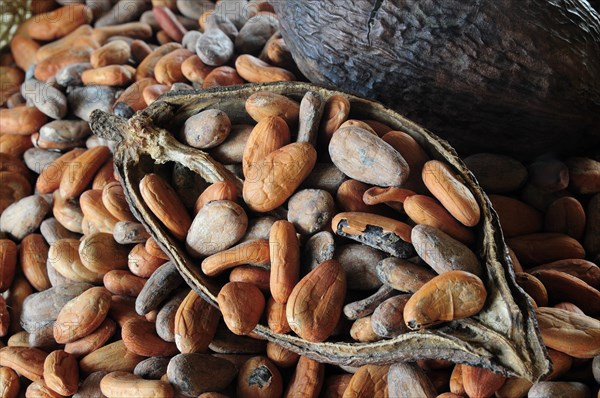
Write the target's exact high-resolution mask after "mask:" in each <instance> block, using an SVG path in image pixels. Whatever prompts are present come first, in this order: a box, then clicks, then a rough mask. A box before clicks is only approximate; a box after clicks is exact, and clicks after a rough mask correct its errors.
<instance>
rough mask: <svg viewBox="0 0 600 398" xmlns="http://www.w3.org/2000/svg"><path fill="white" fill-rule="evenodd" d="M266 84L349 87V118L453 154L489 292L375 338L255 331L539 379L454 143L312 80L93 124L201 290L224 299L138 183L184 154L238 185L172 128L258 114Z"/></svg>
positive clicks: (522, 299) (129, 191) (497, 248)
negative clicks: (255, 108)
mask: <svg viewBox="0 0 600 398" xmlns="http://www.w3.org/2000/svg"><path fill="white" fill-rule="evenodd" d="M260 91H268V92H271V93H276V94H282V95H285V96H287V97H289V98H291V99H294V100H296V101H298V102H299V101H300V100H301V99H302V97H303V96H304V94H305V93H306V92H307V91H313V92H316V93H318V94H320V95H321V96H322V97H323V99H324V100H327V99H328V98H330V97H331V96H333V95H344V96H345V97H346V98H347V99H348V100H349V102H350V104H351V107H350V109H351V111H350V112H351V113H350V118H355V119H363V120H376V121H379V122H381V123H383V124H385V125H387V126H389V127H391V128H392V129H394V130H401V131H404V132H406V133H408V134H410V135H411V136H412V137H413V138H414V139H415V140H416V141H417V142H418V143H419V144H420V145H421V146H422V148H423V149H424V150H425V151H426V152H427V153H428V155H429V156H430V157H431V158H432V159H436V160H440V161H442V162H444V163H446V164H447V165H448V166H449V167H450V168H452V169H453V170H454V171H455V172H456V173H458V175H459V176H460V178H462V179H463V180H464V182H465V183H466V185H467V186H468V188H469V189H470V190H471V191H472V193H473V194H474V197H475V199H476V201H477V202H478V205H479V207H480V209H481V220H480V221H479V223H478V224H477V226H476V227H475V229H474V231H475V235H476V236H477V243H476V248H477V256H478V257H479V260H480V262H481V264H483V265H484V272H483V275H482V279H483V281H484V283H485V287H486V289H487V300H486V303H485V306H484V308H483V310H481V311H480V312H479V313H478V314H477V315H475V316H473V317H470V318H466V319H462V320H455V321H451V322H447V323H444V324H442V325H441V326H439V327H436V328H431V329H424V330H420V331H417V332H409V333H406V334H402V335H400V336H398V337H395V338H392V339H387V340H381V341H378V342H374V343H347V342H335V341H326V342H322V343H314V342H308V341H306V340H303V339H301V338H299V337H295V336H293V335H285V334H277V333H274V332H272V331H271V330H270V329H269V328H268V327H267V326H265V325H261V324H259V325H258V326H256V328H255V329H254V333H255V335H256V336H260V337H263V338H265V339H267V340H269V341H273V342H275V343H277V344H280V345H281V346H283V347H285V348H287V349H289V350H291V351H294V352H297V353H299V354H301V355H303V356H307V357H309V358H312V359H315V360H317V361H320V362H325V363H331V364H336V365H345V366H361V365H365V364H389V363H394V362H399V361H415V360H418V359H424V358H436V359H445V360H450V361H453V362H456V363H465V364H469V365H472V366H479V367H485V368H489V369H492V370H493V371H495V372H499V373H502V374H504V375H505V376H516V377H521V378H527V379H529V380H532V381H537V380H539V379H540V378H541V377H543V376H544V375H546V374H547V373H548V372H549V371H550V362H549V360H548V356H547V352H546V349H545V346H544V345H543V343H542V340H541V337H540V333H539V330H538V325H537V321H536V318H535V314H534V311H533V308H532V306H531V304H530V302H529V301H528V299H527V298H526V295H525V294H524V292H523V291H522V290H521V289H520V288H519V287H518V285H517V284H516V283H515V278H514V273H513V271H512V267H511V264H510V260H509V257H508V251H507V247H506V245H505V243H504V238H503V236H502V232H501V229H500V225H499V222H498V217H497V215H496V213H495V212H494V210H493V209H492V207H491V204H490V201H489V200H488V198H487V196H486V195H485V193H484V192H483V190H482V189H481V188H480V187H479V186H478V184H477V182H476V180H475V178H474V176H473V174H471V172H469V170H468V169H467V168H466V166H465V165H464V163H463V162H462V161H461V160H460V159H459V158H458V156H457V154H456V152H455V151H454V150H453V149H452V148H451V147H450V146H449V145H448V143H447V142H445V141H443V140H441V139H440V138H438V137H436V136H435V135H433V134H432V133H430V132H428V131H427V130H425V129H423V128H421V127H419V126H418V125H416V124H414V123H412V122H411V121H409V120H406V119H405V118H403V117H402V116H401V115H399V114H398V113H396V112H394V111H392V110H390V109H387V108H385V107H384V106H382V105H381V104H379V103H376V102H374V101H370V100H366V99H363V98H359V97H356V96H352V95H348V94H345V93H341V92H339V91H334V90H330V89H326V88H323V87H320V86H316V85H312V84H307V83H295V82H294V83H291V82H290V83H288V82H286V83H274V84H261V85H247V86H235V87H225V88H219V89H213V90H206V91H186V92H171V93H167V94H165V95H163V96H162V97H161V98H160V100H157V101H155V102H154V103H153V104H152V105H151V106H149V107H148V108H147V109H145V110H143V111H140V112H138V113H136V114H135V115H134V116H133V117H132V118H131V119H129V120H126V119H122V118H119V117H117V116H114V115H109V114H107V113H104V112H102V111H95V112H94V113H93V115H92V118H91V126H92V130H93V132H94V133H95V134H96V135H98V136H100V137H102V138H106V139H111V140H116V141H119V144H118V145H117V147H116V151H115V154H114V164H115V168H116V170H117V172H118V175H119V180H120V181H121V183H122V184H123V186H124V190H125V194H126V198H127V200H128V202H129V204H130V206H131V208H132V211H133V213H134V214H135V216H136V217H137V218H138V219H139V220H140V221H141V222H142V223H143V224H144V225H145V226H146V228H147V229H148V230H149V231H150V233H151V235H152V237H153V238H154V239H155V240H156V242H158V244H159V245H160V246H161V248H162V249H163V250H164V251H165V252H166V253H168V255H169V257H171V259H172V261H173V262H174V264H175V265H176V267H177V269H178V270H179V271H180V273H181V274H182V275H183V277H184V279H185V280H186V282H187V283H188V284H189V285H190V286H191V287H192V289H193V290H194V291H196V292H197V293H198V294H199V295H201V296H202V297H203V298H204V299H205V300H206V301H208V302H209V303H210V304H212V305H214V306H218V304H217V295H218V293H219V290H220V288H221V286H220V285H219V281H221V280H220V279H212V278H209V277H207V276H206V275H204V274H203V273H202V271H201V268H200V266H199V264H198V261H197V260H195V261H192V260H191V259H190V258H189V257H188V255H187V254H186V251H185V248H184V245H183V243H182V242H181V241H179V240H177V238H176V237H175V236H174V235H172V234H171V233H170V232H169V231H168V230H167V229H166V228H165V227H164V226H163V224H161V222H160V221H159V220H158V218H157V217H156V216H155V215H154V213H153V212H152V211H151V210H150V208H149V207H148V205H147V204H146V203H145V202H144V200H143V198H142V194H141V192H140V189H139V186H140V184H139V183H140V181H141V180H142V178H143V177H144V176H145V175H146V174H147V173H160V172H161V170H163V172H164V170H165V167H167V166H169V163H178V164H179V165H182V166H184V167H186V168H188V169H190V170H192V171H194V172H195V173H197V174H199V175H200V176H201V177H202V178H203V179H204V180H206V181H207V182H209V183H214V182H218V181H231V182H232V183H233V184H235V185H236V186H238V187H241V181H240V180H239V179H238V178H236V177H235V176H234V175H233V174H231V173H230V172H229V171H228V170H227V169H226V168H225V167H224V166H223V165H221V164H219V163H218V162H216V161H215V160H213V159H212V158H211V157H210V156H209V155H208V154H207V153H205V152H203V151H201V150H199V149H195V148H192V147H189V146H187V145H185V144H183V143H181V142H179V141H178V140H177V139H176V138H175V137H174V136H173V135H172V134H171V133H170V132H169V130H171V131H178V130H177V129H179V128H180V127H181V125H182V124H183V123H184V122H185V120H187V119H188V118H189V117H191V116H193V115H195V114H197V113H199V112H201V111H204V110H207V109H219V110H222V111H225V112H226V113H227V115H228V116H229V118H230V119H231V122H232V123H234V124H240V123H247V122H249V121H251V119H250V116H249V115H248V114H247V113H246V110H245V103H246V99H247V98H248V97H249V96H250V95H252V94H254V93H257V92H260ZM239 191H241V189H240V190H239Z"/></svg>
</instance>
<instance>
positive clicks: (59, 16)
mask: <svg viewBox="0 0 600 398" xmlns="http://www.w3.org/2000/svg"><path fill="white" fill-rule="evenodd" d="M35 12H36V13H37V14H36V15H34V16H33V17H32V18H30V19H29V20H28V21H26V22H25V23H23V24H22V26H20V27H19V29H18V31H17V33H16V36H15V37H14V39H13V40H12V42H11V46H10V50H11V52H10V53H6V54H3V55H2V57H1V58H0V65H1V66H0V106H1V108H0V213H1V214H0V291H1V292H2V295H0V337H1V339H0V346H1V347H3V348H0V393H1V396H2V397H10V398H12V397H19V396H25V397H61V396H74V397H109V398H110V397H135V398H138V397H203V398H209V397H212V398H217V397H279V396H286V397H294V396H303V397H304V396H306V397H318V396H323V397H387V396H389V397H421V396H423V397H436V396H440V397H466V396H468V397H471V398H473V397H490V396H494V394H495V396H497V397H499V398H500V397H525V396H529V397H551V396H568V397H575V398H577V397H591V396H592V395H595V394H599V393H598V383H599V382H600V321H598V316H599V315H600V308H599V307H600V293H599V291H598V289H599V288H600V269H599V268H598V263H599V261H600V158H592V157H589V158H584V157H580V158H568V159H560V158H556V157H552V156H550V155H549V156H547V157H543V158H539V159H535V160H532V161H531V162H530V163H527V164H523V163H520V162H519V161H517V160H514V159H510V158H506V157H503V156H498V155H492V154H479V155H472V156H470V157H468V158H466V163H467V165H468V166H469V167H470V169H471V170H472V171H473V173H474V174H475V176H476V177H477V179H478V181H479V183H480V184H481V185H482V186H483V188H484V189H485V190H486V192H487V193H488V194H490V199H491V201H492V203H493V206H494V208H495V209H496V211H497V212H498V215H499V218H500V222H501V224H502V227H503V231H504V234H505V237H506V239H507V243H508V246H509V247H510V248H511V249H512V251H511V253H510V254H511V259H512V262H513V265H514V270H515V275H516V279H517V282H518V283H519V285H520V286H521V287H522V288H523V290H524V291H525V292H526V293H527V294H528V295H529V296H530V297H531V302H532V304H533V305H534V306H536V307H537V315H538V321H539V323H540V329H541V332H542V337H543V339H544V342H545V344H546V345H547V346H548V348H549V354H550V358H551V360H552V363H553V366H554V369H553V371H552V374H551V375H550V376H549V378H548V380H547V381H541V382H538V383H535V384H532V383H531V382H529V381H527V380H524V379H517V378H508V379H506V378H504V377H503V376H500V375H497V374H494V373H493V372H491V371H489V370H486V369H482V368H475V367H471V366H467V365H460V364H454V363H452V362H451V361H443V360H435V359H431V360H422V361H418V362H416V363H397V364H393V365H391V366H389V365H386V366H376V365H367V366H363V367H360V368H349V367H338V366H333V365H324V364H320V363H318V362H316V361H314V360H311V359H309V358H306V357H301V356H299V355H297V354H295V353H293V352H290V351H288V350H285V349H283V348H281V347H280V346H278V345H276V344H274V343H271V342H266V341H264V340H260V339H256V338H253V333H252V329H253V328H254V326H255V325H256V324H257V323H258V322H259V321H261V319H262V320H263V321H264V322H265V323H266V324H268V326H269V327H270V328H271V329H272V330H274V331H276V332H278V333H291V332H293V333H296V334H297V335H299V336H300V337H302V338H304V339H306V340H309V341H324V340H327V339H330V340H331V339H335V340H336V341H340V340H343V341H355V342H374V341H378V340H382V339H386V338H390V337H393V336H397V335H398V334H401V333H406V332H408V331H410V330H418V329H421V328H427V327H436V325H439V324H443V322H446V321H451V320H454V319H460V318H462V317H469V316H472V315H476V314H477V312H479V311H480V309H481V308H482V306H483V305H484V304H485V300H486V296H487V294H488V293H489V292H488V291H487V290H486V288H485V286H484V284H483V283H482V281H481V279H482V278H484V276H485V264H482V263H481V260H480V259H479V258H478V257H477V255H476V254H475V253H474V251H475V245H476V241H477V239H478V236H477V232H476V228H473V227H476V225H477V224H478V222H479V219H480V214H479V213H480V209H479V207H478V205H477V203H476V202H475V201H474V199H473V198H472V194H471V193H470V192H469V190H468V188H467V187H466V186H465V185H464V184H463V183H462V182H461V180H460V177H459V176H458V175H457V174H456V173H455V172H454V171H453V170H452V168H451V167H450V166H449V165H447V164H445V163H443V162H440V161H437V160H432V159H430V158H429V156H428V155H427V154H426V153H425V152H424V151H423V149H422V148H421V147H420V146H419V144H418V143H417V142H416V141H415V140H414V139H412V138H411V137H410V135H408V134H406V133H404V132H401V131H391V129H390V128H389V127H387V126H385V124H382V123H380V122H377V121H372V120H348V115H349V112H350V110H349V104H348V103H347V101H345V98H344V97H343V96H340V97H335V98H333V99H330V100H329V101H327V103H325V102H324V101H322V100H320V99H319V97H318V95H315V94H314V93H309V94H308V95H307V96H305V98H304V99H303V100H302V102H301V103H298V102H295V101H293V100H291V99H289V98H286V97H279V96H276V95H273V94H270V93H257V94H256V95H255V96H253V97H251V98H250V99H249V100H248V101H247V103H246V110H247V112H248V114H249V115H250V116H251V117H252V118H253V119H254V120H255V121H256V124H253V125H241V124H232V123H231V121H230V120H229V117H228V115H227V113H226V112H223V111H216V110H208V111H205V112H202V113H199V114H197V115H195V116H193V117H191V118H189V119H188V120H187V121H186V122H185V124H184V126H183V127H182V128H181V129H179V130H177V131H172V133H173V134H174V135H175V136H176V137H177V138H178V139H179V140H180V141H181V142H183V143H185V144H187V145H189V146H192V147H195V148H200V149H202V150H205V151H207V152H208V153H210V155H211V156H212V157H214V158H215V159H217V160H218V161H220V162H221V163H223V164H225V165H226V167H227V168H228V169H229V170H231V171H232V173H234V174H235V175H237V177H238V178H239V179H240V180H243V181H244V182H243V185H239V184H236V183H235V181H228V182H222V183H215V184H210V185H209V184H207V183H206V182H205V181H203V180H202V179H200V178H194V177H192V182H191V183H190V180H189V173H188V170H185V169H182V168H181V167H177V165H174V166H173V167H172V169H170V170H169V173H168V174H165V173H164V172H163V170H158V169H157V171H156V173H149V174H148V175H147V176H146V177H145V178H144V179H143V180H142V182H141V184H140V187H139V188H140V190H141V192H142V195H143V197H144V200H145V202H146V204H147V205H148V206H149V207H150V208H151V210H152V211H153V212H154V214H155V215H156V216H157V217H158V218H159V219H160V220H161V222H162V223H163V225H164V226H165V228H167V229H168V230H169V232H170V233H171V234H172V235H173V236H174V237H176V238H177V239H179V240H180V241H181V242H182V244H184V245H185V246H186V247H187V250H188V252H189V254H190V256H192V257H194V258H197V259H198V267H199V268H200V269H201V270H202V271H203V272H204V273H205V274H206V275H208V276H210V277H212V278H215V280H216V281H219V282H222V283H224V286H223V288H222V290H221V292H220V294H219V296H218V301H219V305H220V309H221V311H219V310H217V309H216V308H214V307H212V306H211V305H209V304H208V303H207V302H206V301H204V300H202V298H201V297H200V296H198V294H196V293H195V292H194V291H192V290H190V288H189V287H188V286H187V285H186V284H185V282H184V280H183V278H182V277H181V276H180V275H179V273H178V271H177V269H176V268H175V266H174V264H173V263H172V262H171V261H169V256H168V255H167V254H166V253H165V252H163V250H162V249H161V247H160V246H159V245H158V244H157V242H156V241H155V240H154V239H153V238H152V237H151V236H150V235H149V234H148V232H147V231H146V229H145V228H144V226H143V225H142V224H141V223H140V221H139V220H137V219H136V217H135V216H134V214H133V213H132V211H131V209H130V207H129V204H128V202H127V192H126V191H125V190H124V188H123V186H122V185H121V183H120V182H119V181H118V178H117V177H116V175H115V172H114V170H113V163H112V153H111V151H112V150H113V149H114V143H113V142H109V141H106V140H103V139H100V138H98V137H95V136H91V135H90V134H91V131H90V127H89V125H88V121H89V117H90V114H91V112H92V111H93V110H94V109H102V110H105V111H107V112H112V113H115V114H117V115H119V116H123V117H130V116H131V115H133V113H134V112H136V111H140V110H142V109H144V108H146V107H147V106H148V105H149V104H151V103H152V102H154V101H155V100H157V98H158V97H159V96H160V95H161V94H163V93H165V92H168V91H171V90H176V91H182V90H189V89H192V88H209V87H219V86H228V85H235V84H242V83H246V82H250V83H258V82H271V81H291V80H297V79H302V76H301V74H300V73H299V71H298V70H297V68H296V66H295V65H294V62H293V60H292V58H291V56H290V54H289V51H288V50H287V48H286V45H285V43H284V42H283V40H282V39H281V36H280V35H279V33H278V22H277V17H276V16H275V15H274V14H273V12H272V7H271V5H270V4H269V3H268V1H264V0H252V1H246V0H221V1H220V2H217V3H214V2H212V1H208V0H198V1H192V0H177V1H175V0H153V1H152V2H150V1H146V0H120V1H115V0H87V1H83V0H80V1H65V0H61V1H57V2H55V1H43V2H38V4H36V6H35ZM238 181H239V180H238ZM240 187H241V189H240ZM282 206H283V208H282ZM282 210H285V211H282ZM254 337H256V336H254Z"/></svg>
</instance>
